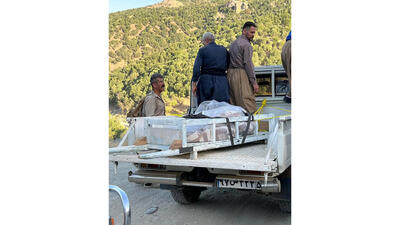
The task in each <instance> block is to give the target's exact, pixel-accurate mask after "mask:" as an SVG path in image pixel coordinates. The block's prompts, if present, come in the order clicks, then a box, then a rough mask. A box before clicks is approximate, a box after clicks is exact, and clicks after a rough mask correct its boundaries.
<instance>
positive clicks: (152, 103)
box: [142, 73, 165, 116]
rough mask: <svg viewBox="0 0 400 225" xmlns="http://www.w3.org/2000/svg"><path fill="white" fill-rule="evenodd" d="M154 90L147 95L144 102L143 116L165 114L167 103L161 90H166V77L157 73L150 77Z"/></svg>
mask: <svg viewBox="0 0 400 225" xmlns="http://www.w3.org/2000/svg"><path fill="white" fill-rule="evenodd" d="M150 85H151V87H152V89H153V91H152V92H151V93H150V94H148V95H147V96H146V98H145V99H144V103H143V109H142V115H143V116H165V103H164V101H163V99H162V98H161V92H163V91H164V90H165V84H164V78H163V76H162V75H161V74H159V73H155V74H153V75H152V76H151V78H150Z"/></svg>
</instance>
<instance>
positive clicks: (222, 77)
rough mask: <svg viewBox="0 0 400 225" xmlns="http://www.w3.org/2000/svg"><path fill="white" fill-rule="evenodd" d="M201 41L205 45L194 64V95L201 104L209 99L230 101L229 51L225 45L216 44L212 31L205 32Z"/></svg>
mask: <svg viewBox="0 0 400 225" xmlns="http://www.w3.org/2000/svg"><path fill="white" fill-rule="evenodd" d="M201 42H202V44H203V45H204V47H202V48H200V49H199V52H198V53H197V57H196V60H195V62H194V66H193V77H192V83H193V89H192V91H193V95H194V96H197V103H198V104H199V105H200V103H202V102H203V101H207V100H216V101H219V102H222V101H224V102H227V103H229V84H228V80H227V79H226V70H227V69H228V66H229V53H228V51H227V50H226V48H225V47H224V46H221V45H217V44H215V37H214V35H213V34H212V33H210V32H206V33H204V35H203V37H202V39H201Z"/></svg>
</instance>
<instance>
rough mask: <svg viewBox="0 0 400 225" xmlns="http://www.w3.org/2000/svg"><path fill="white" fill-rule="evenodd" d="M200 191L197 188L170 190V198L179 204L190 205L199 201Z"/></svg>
mask: <svg viewBox="0 0 400 225" xmlns="http://www.w3.org/2000/svg"><path fill="white" fill-rule="evenodd" d="M200 194H201V189H198V188H193V187H190V188H186V187H185V188H182V189H174V190H171V196H172V198H173V199H174V200H175V201H176V202H177V203H180V204H185V205H187V204H190V203H193V202H196V201H198V200H199V197H200Z"/></svg>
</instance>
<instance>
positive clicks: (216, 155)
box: [110, 143, 270, 171]
mask: <svg viewBox="0 0 400 225" xmlns="http://www.w3.org/2000/svg"><path fill="white" fill-rule="evenodd" d="M197 157H198V158H197V159H196V160H192V159H190V158H189V155H180V156H173V157H166V158H154V159H140V158H139V157H138V155H137V154H136V153H133V154H132V153H116V154H110V161H119V162H130V163H147V164H161V165H171V166H193V167H206V168H219V169H234V170H255V171H270V166H269V165H266V164H265V159H266V144H264V143H262V144H248V145H241V146H237V147H228V148H221V149H215V150H209V151H204V152H198V156H197Z"/></svg>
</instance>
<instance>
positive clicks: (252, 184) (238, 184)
mask: <svg viewBox="0 0 400 225" xmlns="http://www.w3.org/2000/svg"><path fill="white" fill-rule="evenodd" d="M217 187H219V188H238V189H261V181H258V180H235V179H217Z"/></svg>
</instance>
